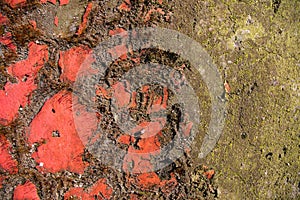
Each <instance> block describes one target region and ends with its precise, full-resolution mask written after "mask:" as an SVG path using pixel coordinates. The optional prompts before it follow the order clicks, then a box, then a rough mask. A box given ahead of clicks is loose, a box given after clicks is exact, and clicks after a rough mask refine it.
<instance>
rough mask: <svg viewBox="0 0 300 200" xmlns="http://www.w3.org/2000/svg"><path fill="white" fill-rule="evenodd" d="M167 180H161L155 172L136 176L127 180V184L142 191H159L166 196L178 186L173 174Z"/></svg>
mask: <svg viewBox="0 0 300 200" xmlns="http://www.w3.org/2000/svg"><path fill="white" fill-rule="evenodd" d="M170 175H171V178H170V179H169V180H162V179H160V178H159V176H158V175H157V173H156V172H148V173H142V174H138V175H137V176H135V177H133V178H130V179H127V180H128V181H129V183H131V184H134V185H136V186H138V187H139V188H140V189H142V190H150V189H151V190H153V189H156V190H158V189H160V190H162V192H163V193H165V194H168V193H170V192H171V191H172V190H174V188H175V187H176V186H177V185H178V182H177V180H176V177H175V175H174V173H171V174H170Z"/></svg>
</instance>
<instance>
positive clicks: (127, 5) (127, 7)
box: [118, 0, 131, 12]
mask: <svg viewBox="0 0 300 200" xmlns="http://www.w3.org/2000/svg"><path fill="white" fill-rule="evenodd" d="M118 9H119V10H121V11H126V12H128V11H130V10H131V2H130V0H125V1H124V2H123V3H121V5H120V6H119V7H118Z"/></svg>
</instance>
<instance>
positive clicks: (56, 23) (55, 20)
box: [54, 16, 58, 26]
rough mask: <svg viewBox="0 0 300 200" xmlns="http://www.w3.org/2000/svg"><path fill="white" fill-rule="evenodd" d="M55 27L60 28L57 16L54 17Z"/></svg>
mask: <svg viewBox="0 0 300 200" xmlns="http://www.w3.org/2000/svg"><path fill="white" fill-rule="evenodd" d="M54 25H55V26H58V17H57V16H55V17H54Z"/></svg>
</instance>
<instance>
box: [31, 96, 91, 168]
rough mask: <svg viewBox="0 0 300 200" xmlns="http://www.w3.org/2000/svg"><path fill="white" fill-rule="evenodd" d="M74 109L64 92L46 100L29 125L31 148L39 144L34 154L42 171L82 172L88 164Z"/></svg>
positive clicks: (70, 98)
mask: <svg viewBox="0 0 300 200" xmlns="http://www.w3.org/2000/svg"><path fill="white" fill-rule="evenodd" d="M72 106H73V104H72V95H71V93H70V92H67V91H61V92H59V93H58V94H56V95H54V96H53V97H52V98H50V99H49V100H48V101H46V103H45V104H44V106H43V108H42V110H41V111H40V112H39V113H38V114H37V115H36V117H35V118H34V119H33V120H32V122H31V124H30V134H29V135H28V141H29V143H30V145H32V144H33V143H35V142H37V143H40V146H39V147H38V151H37V152H34V153H33V154H32V157H33V158H34V159H35V160H36V162H38V163H39V164H40V166H39V167H38V169H39V170H40V171H47V172H53V173H55V172H59V171H61V170H69V171H72V172H76V173H83V171H84V168H85V167H86V165H87V164H86V163H84V162H83V161H82V154H83V150H84V146H83V144H82V142H81V140H80V138H79V137H78V134H77V132H76V129H75V125H74V119H73V112H72ZM92 123H93V122H92ZM84 128H86V127H84ZM41 163H42V164H41Z"/></svg>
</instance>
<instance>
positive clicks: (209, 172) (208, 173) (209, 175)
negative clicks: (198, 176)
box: [203, 169, 215, 179]
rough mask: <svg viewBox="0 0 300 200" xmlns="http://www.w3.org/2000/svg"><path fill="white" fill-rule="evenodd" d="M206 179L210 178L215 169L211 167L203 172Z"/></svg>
mask: <svg viewBox="0 0 300 200" xmlns="http://www.w3.org/2000/svg"><path fill="white" fill-rule="evenodd" d="M203 174H204V175H205V176H206V178H207V179H212V177H213V176H214V175H215V170H213V169H211V170H208V171H206V172H204V173H203Z"/></svg>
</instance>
